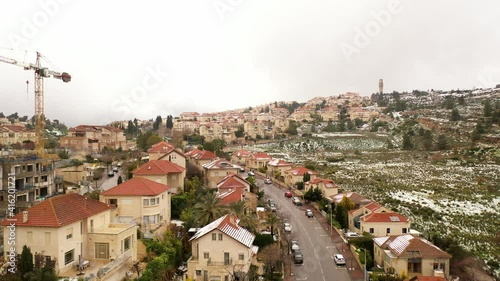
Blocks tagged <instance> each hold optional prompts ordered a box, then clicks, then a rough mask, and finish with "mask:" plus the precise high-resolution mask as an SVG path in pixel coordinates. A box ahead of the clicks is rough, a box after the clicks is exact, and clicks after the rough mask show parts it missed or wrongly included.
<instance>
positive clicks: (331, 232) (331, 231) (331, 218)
mask: <svg viewBox="0 0 500 281" xmlns="http://www.w3.org/2000/svg"><path fill="white" fill-rule="evenodd" d="M325 207H327V208H328V209H329V210H330V238H331V237H332V236H333V225H332V221H333V211H332V204H330V207H328V205H325Z"/></svg>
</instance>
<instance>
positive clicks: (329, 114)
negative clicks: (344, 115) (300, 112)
mask: <svg viewBox="0 0 500 281" xmlns="http://www.w3.org/2000/svg"><path fill="white" fill-rule="evenodd" d="M318 114H319V115H320V116H321V118H322V119H323V121H325V122H328V121H330V120H331V121H335V122H336V121H339V115H340V111H339V108H338V107H336V106H335V107H334V106H328V107H324V108H322V109H321V110H319V111H318Z"/></svg>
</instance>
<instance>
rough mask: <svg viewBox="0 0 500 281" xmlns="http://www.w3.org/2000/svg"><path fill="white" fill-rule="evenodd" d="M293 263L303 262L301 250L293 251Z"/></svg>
mask: <svg viewBox="0 0 500 281" xmlns="http://www.w3.org/2000/svg"><path fill="white" fill-rule="evenodd" d="M293 263H295V264H302V263H304V256H303V255H302V252H301V251H295V252H294V253H293Z"/></svg>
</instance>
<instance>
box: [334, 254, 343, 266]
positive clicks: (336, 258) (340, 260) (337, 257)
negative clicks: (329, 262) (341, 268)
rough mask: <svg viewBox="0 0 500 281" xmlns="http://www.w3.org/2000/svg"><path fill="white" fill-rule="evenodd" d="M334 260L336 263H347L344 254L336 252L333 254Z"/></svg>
mask: <svg viewBox="0 0 500 281" xmlns="http://www.w3.org/2000/svg"><path fill="white" fill-rule="evenodd" d="M333 260H334V261H335V264H336V265H345V259H344V256H343V255H341V254H336V255H334V256H333Z"/></svg>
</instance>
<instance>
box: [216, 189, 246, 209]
mask: <svg viewBox="0 0 500 281" xmlns="http://www.w3.org/2000/svg"><path fill="white" fill-rule="evenodd" d="M244 193H245V190H243V189H240V188H229V189H221V190H220V191H219V193H218V195H217V197H218V198H220V203H221V205H224V206H229V205H230V204H231V203H236V202H239V201H243V200H244V199H245V195H244Z"/></svg>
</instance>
